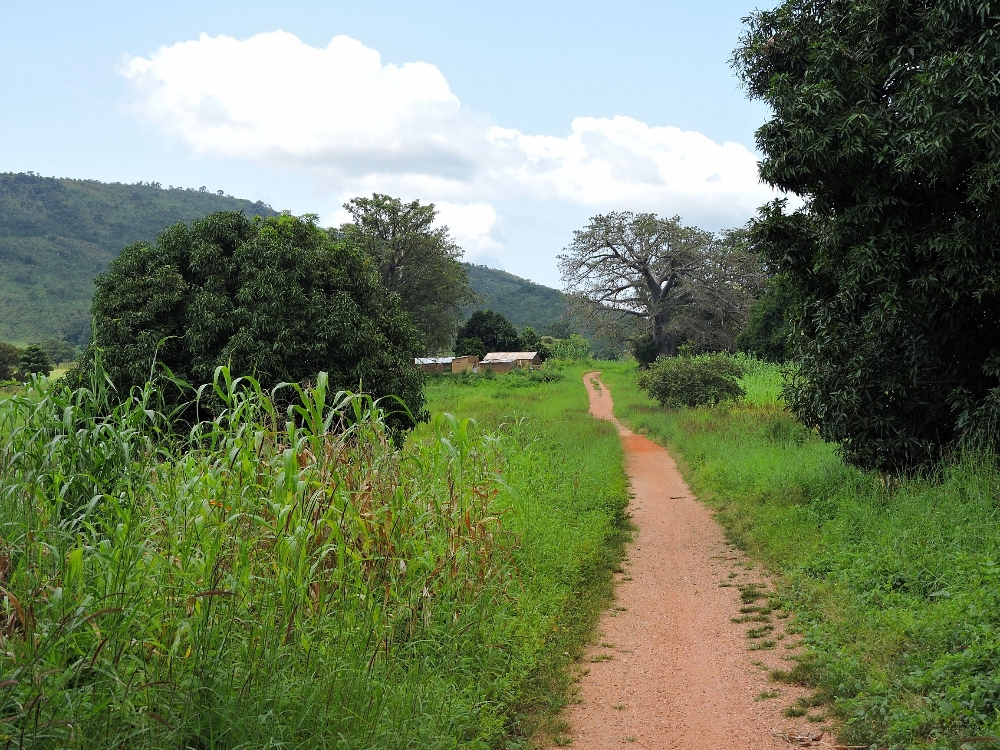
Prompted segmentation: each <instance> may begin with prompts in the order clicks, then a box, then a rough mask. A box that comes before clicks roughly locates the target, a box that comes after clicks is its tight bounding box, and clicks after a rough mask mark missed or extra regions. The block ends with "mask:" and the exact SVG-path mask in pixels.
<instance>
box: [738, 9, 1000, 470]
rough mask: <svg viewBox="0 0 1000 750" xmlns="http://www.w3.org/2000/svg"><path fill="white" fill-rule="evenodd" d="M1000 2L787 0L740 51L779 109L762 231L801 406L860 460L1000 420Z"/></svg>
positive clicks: (906, 459)
mask: <svg viewBox="0 0 1000 750" xmlns="http://www.w3.org/2000/svg"><path fill="white" fill-rule="evenodd" d="M998 32H1000V18H998V16H997V13H996V8H995V6H994V4H993V3H990V2H965V3H959V2H953V1H952V0H928V1H927V2H920V3H911V2H903V1H902V0H891V1H889V2H872V1H870V0H842V1H840V2H827V1H826V0H786V2H783V3H781V4H780V5H779V6H778V7H777V8H775V9H774V10H767V11H760V12H757V13H755V14H753V15H752V16H751V17H750V18H749V19H748V26H747V30H746V32H745V34H744V37H743V40H742V43H741V46H740V48H739V49H738V50H737V51H736V53H735V62H736V64H737V67H738V69H739V72H740V74H741V76H742V78H743V80H744V81H745V83H746V86H747V88H748V90H749V93H750V95H751V96H752V97H754V98H757V99H760V100H763V101H765V102H766V103H767V104H769V105H770V106H771V108H772V109H773V112H774V116H773V117H772V119H771V120H770V121H769V122H767V123H766V124H765V125H764V126H763V127H762V128H761V129H760V130H759V131H758V133H757V140H758V144H759V147H760V149H761V151H762V152H763V154H764V160H763V162H762V165H761V175H762V176H763V178H764V179H765V180H766V181H767V182H768V183H770V184H771V185H774V186H777V187H779V188H781V189H784V190H789V191H792V192H794V193H797V194H799V195H801V196H803V198H804V199H805V204H804V205H803V206H802V207H801V208H799V209H797V210H795V211H793V212H791V213H786V211H785V210H783V206H782V205H781V204H775V205H773V206H771V207H769V208H768V209H767V210H765V211H764V212H763V213H762V215H761V218H760V220H759V222H758V224H757V228H756V231H755V236H756V244H757V245H758V246H759V247H760V248H762V249H763V250H764V252H765V253H767V255H768V257H769V258H770V260H771V261H772V262H773V263H774V264H776V265H777V266H778V267H779V269H780V270H781V271H782V272H783V273H784V274H785V276H786V278H787V279H788V283H789V284H790V285H791V287H792V288H793V290H794V292H795V294H797V295H799V296H800V297H801V299H802V300H803V302H804V309H803V315H802V317H801V319H800V320H799V321H798V322H797V341H798V347H799V348H798V351H797V353H796V359H797V362H798V365H799V370H798V372H799V377H798V378H797V379H796V381H795V383H794V384H793V385H794V387H793V388H792V389H791V391H790V405H791V406H792V408H793V409H794V411H795V413H796V414H797V415H798V416H799V417H800V418H801V419H803V420H804V421H805V422H806V423H807V424H810V425H813V424H815V425H819V427H820V430H821V432H822V435H823V436H824V437H826V438H827V439H829V440H833V441H837V442H839V443H840V444H841V447H842V449H843V451H844V454H845V455H846V456H847V457H848V458H849V459H850V460H852V461H854V462H856V463H857V464H860V465H862V466H865V467H879V468H883V469H898V468H901V467H909V466H913V465H916V464H921V463H923V462H927V461H931V460H933V458H934V457H935V456H937V455H939V454H940V453H941V452H942V450H945V449H947V448H949V447H950V446H952V445H953V444H954V443H955V442H956V441H958V440H960V439H961V438H962V437H963V436H965V437H969V436H975V437H977V438H980V439H986V440H990V441H993V440H995V437H996V435H997V434H998V433H997V431H996V425H997V424H998V420H1000V354H998V352H1000V326H998V325H997V321H998V320H1000V273H998V269H1000V243H998V242H997V237H998V235H1000V179H998V175H1000V127H998V124H997V123H998V120H997V112H998V111H1000V89H998V88H997V85H996V71H997V69H998V67H1000V33H998Z"/></svg>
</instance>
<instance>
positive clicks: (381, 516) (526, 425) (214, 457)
mask: <svg viewBox="0 0 1000 750" xmlns="http://www.w3.org/2000/svg"><path fill="white" fill-rule="evenodd" d="M578 369H579V368H578ZM579 376H580V372H578V371H577V370H567V371H566V372H565V377H563V378H561V379H555V380H551V381H549V382H541V381H540V380H538V379H531V378H526V377H520V376H510V377H503V378H495V379H489V378H482V379H478V378H466V379H456V380H454V381H448V382H446V381H439V382H436V383H433V384H432V385H431V386H430V387H429V393H430V396H431V407H432V408H433V409H434V410H435V411H437V412H441V411H445V410H446V411H448V412H450V413H451V414H453V415H455V416H453V417H451V416H444V415H441V414H440V413H439V414H437V415H436V416H435V418H434V420H433V422H432V423H430V424H428V425H424V426H423V427H422V428H421V429H420V430H418V431H417V432H416V433H415V434H414V435H412V436H411V437H410V439H409V440H408V441H407V443H406V445H405V446H404V447H403V448H401V449H400V448H396V447H394V446H393V445H392V444H391V443H390V442H389V441H388V437H387V435H386V431H385V429H384V427H383V425H382V421H381V418H380V416H379V414H378V412H377V411H376V410H375V409H373V408H372V406H371V404H370V403H368V402H366V401H365V400H364V399H362V398H346V397H338V400H337V405H336V407H335V408H333V409H330V408H324V406H323V404H325V403H326V404H328V403H329V400H328V399H329V398H330V397H331V396H332V394H325V393H324V392H323V390H324V384H323V382H322V381H321V382H320V383H319V384H318V385H317V389H315V390H310V391H305V392H302V393H301V394H298V395H295V396H294V399H293V406H292V410H291V411H289V412H288V414H287V415H286V414H285V412H284V411H283V408H282V409H279V408H278V407H277V406H276V404H275V402H274V401H273V400H272V399H271V398H270V397H268V395H267V394H263V393H260V392H259V391H258V390H256V389H255V388H254V387H253V384H252V383H249V382H246V381H244V382H242V383H240V382H230V381H229V379H228V378H227V376H226V373H224V372H223V373H221V374H220V379H219V381H218V382H217V383H216V384H215V393H216V397H217V398H218V399H219V400H220V401H219V402H220V403H224V404H226V409H225V411H224V412H222V413H220V414H219V415H218V416H217V417H216V418H215V419H214V420H213V421H211V422H208V423H203V424H201V425H199V426H198V427H196V428H195V429H194V430H192V431H190V432H189V431H187V430H183V431H182V430H179V428H180V425H179V424H177V423H172V422H171V420H170V419H169V418H168V417H166V416H164V415H163V414H160V413H159V412H158V411H157V409H156V401H155V393H154V392H153V391H152V390H147V391H146V392H145V393H144V394H137V397H136V399H134V400H133V401H130V402H127V403H125V404H123V405H121V406H118V407H115V408H111V407H110V406H109V405H108V404H107V402H106V401H105V398H104V396H103V395H102V394H101V392H100V390H99V388H97V390H95V392H93V393H91V392H86V391H79V392H77V393H75V394H70V393H68V392H67V391H65V390H63V389H60V388H59V387H58V386H51V385H50V386H45V387H33V388H28V389H18V390H17V391H15V392H11V393H9V394H7V396H6V398H3V399H0V641H2V646H3V648H2V650H0V664H2V671H0V740H2V742H3V743H4V745H5V746H7V747H28V746H30V747H43V748H44V747H52V748H56V747H59V748H62V747H74V748H96V747H101V748H103V747H130V748H199V749H205V750H207V749H208V748H238V747H288V748H293V747H302V748H324V747H326V748H338V749H339V748H344V749H346V748H418V747H419V748H488V747H508V748H516V747H524V746H526V745H527V744H528V742H529V740H528V737H529V736H530V735H531V734H532V733H533V732H535V731H536V730H537V729H538V728H539V727H540V726H542V727H543V728H544V726H545V724H546V722H547V721H549V720H550V719H551V709H554V708H558V707H559V705H560V704H561V702H562V700H563V699H564V695H565V690H564V689H565V687H566V681H567V679H568V676H567V670H566V666H567V664H568V663H569V661H570V659H571V658H572V656H573V655H575V654H576V653H578V651H579V648H580V646H581V643H582V641H583V640H584V639H585V637H586V634H587V633H588V631H589V628H590V627H591V625H592V623H593V621H594V619H595V617H596V615H597V613H598V612H599V610H600V607H601V604H602V603H603V601H604V597H606V596H607V595H608V593H609V588H610V580H611V571H612V569H613V568H614V567H615V566H616V565H617V563H618V561H619V559H620V555H621V551H622V546H623V542H624V538H625V535H626V533H627V519H626V516H625V506H626V501H627V495H626V485H625V478H624V474H623V471H622V466H621V452H620V447H619V443H618V439H617V436H616V435H615V434H614V432H613V430H612V429H610V427H609V426H608V425H607V424H605V423H600V422H597V421H596V420H592V419H591V418H590V417H589V416H588V415H587V414H586V393H585V391H584V388H583V386H582V383H581V382H580V377H579ZM290 395H294V394H290ZM468 417H475V418H476V419H477V420H478V421H479V422H478V425H477V424H474V423H473V422H471V421H470V420H468ZM548 728H549V729H552V730H556V731H557V730H558V726H553V725H551V724H550V726H549V727H548Z"/></svg>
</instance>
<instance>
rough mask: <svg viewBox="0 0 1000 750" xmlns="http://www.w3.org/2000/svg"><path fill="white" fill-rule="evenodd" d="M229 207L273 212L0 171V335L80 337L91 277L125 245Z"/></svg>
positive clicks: (206, 197) (154, 188)
mask: <svg viewBox="0 0 1000 750" xmlns="http://www.w3.org/2000/svg"><path fill="white" fill-rule="evenodd" d="M233 210H235V211H243V212H244V213H245V214H247V215H248V216H252V215H262V216H271V215H275V214H276V213H277V212H276V211H274V210H273V209H272V208H271V207H270V206H268V205H265V204H264V203H260V202H257V203H253V202H251V201H247V200H240V199H237V198H233V197H231V196H224V195H217V194H215V193H209V192H201V191H197V190H184V189H179V188H178V189H163V188H161V187H160V186H159V185H157V184H155V183H154V184H136V185H124V184H121V183H112V184H108V183H102V182H97V181H96V180H69V179H56V178H53V177H39V176H36V175H33V174H9V173H8V174H0V341H14V342H19V343H28V342H33V341H40V340H42V339H44V338H47V337H60V336H62V337H65V338H67V339H68V340H70V341H72V342H74V343H81V342H82V340H83V338H84V337H85V335H86V332H87V330H88V327H89V317H88V309H89V307H90V298H91V295H92V294H93V288H94V287H93V279H94V277H95V276H96V275H97V274H98V273H100V272H101V271H103V270H104V269H105V267H106V266H107V264H108V263H109V262H110V261H111V260H112V259H113V258H114V257H115V256H117V255H118V253H119V252H121V250H122V248H124V247H125V246H127V245H130V244H132V243H133V242H137V241H139V240H151V239H153V238H154V237H156V235H157V234H158V233H159V232H161V231H162V230H163V229H165V228H166V227H168V226H170V225H171V224H175V223H177V222H179V221H191V220H192V219H197V218H199V217H201V216H205V215H206V214H209V213H212V212H213V211H233Z"/></svg>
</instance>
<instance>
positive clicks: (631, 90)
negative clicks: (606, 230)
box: [0, 0, 773, 286]
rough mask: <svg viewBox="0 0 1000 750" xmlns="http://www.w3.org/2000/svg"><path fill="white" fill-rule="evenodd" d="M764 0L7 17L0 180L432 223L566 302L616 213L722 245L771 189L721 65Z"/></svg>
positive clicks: (477, 256) (206, 7) (268, 5)
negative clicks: (601, 229)
mask: <svg viewBox="0 0 1000 750" xmlns="http://www.w3.org/2000/svg"><path fill="white" fill-rule="evenodd" d="M760 5H761V3H756V4H755V3H754V2H752V0H751V1H750V2H746V1H741V0H715V1H713V2H703V3H692V2H690V1H687V2H683V1H677V2H675V1H674V0H660V1H659V2H629V1H627V0H625V1H622V0H619V1H617V2H587V1H585V0H577V1H576V2H544V0H534V1H533V2H520V0H508V1H506V2H502V3H500V2H475V3H472V2H468V1H466V2H405V3H404V2H377V1H376V2H371V1H369V2H364V3H359V2H351V3H346V2H340V1H339V0H327V1H326V2H320V1H314V2H294V1H292V0H284V1H283V2H280V3H275V2H257V1H256V0H249V1H242V2H211V1H206V0H201V1H200V2H189V1H188V0H174V1H172V2H170V3H163V2H155V1H152V2H144V3H139V2H101V1H100V0H94V1H92V2H87V3H71V2H68V1H65V2H46V1H45V0H39V1H36V2H32V3H14V2H7V3H0V102H2V104H0V172H24V171H33V172H36V173H38V174H41V175H45V176H57V177H74V178H88V179H98V180H102V181H112V182H137V181H146V182H159V183H161V184H162V185H164V186H168V185H175V186H178V187H193V188H198V187H201V186H205V187H207V188H208V189H209V190H211V191H213V192H214V191H216V190H222V191H224V192H225V193H228V194H231V195H235V196H237V197H241V198H249V199H251V200H263V201H265V202H266V203H269V204H270V205H272V206H273V207H274V208H276V209H280V210H289V211H291V212H292V213H295V214H300V215H301V214H305V213H313V214H318V215H319V217H320V220H321V222H322V223H323V224H325V225H332V224H338V223H340V222H342V221H344V220H345V213H344V211H343V208H342V205H343V203H344V202H345V201H346V200H348V199H349V198H351V197H352V196H355V195H367V194H370V193H372V192H380V193H388V194H390V195H396V196H398V197H401V198H403V199H405V200H414V199H419V200H421V201H423V202H433V203H435V205H436V206H437V207H438V209H439V211H440V213H439V220H440V221H441V222H442V223H445V224H447V225H448V226H449V228H450V229H451V232H452V235H453V237H454V238H455V239H456V241H457V242H458V243H459V244H460V245H461V246H462V247H463V249H464V250H465V257H466V259H467V260H469V261H471V262H474V263H482V264H485V265H490V266H493V267H497V268H503V269H505V270H508V271H510V272H512V273H515V274H517V275H519V276H523V277H526V278H529V279H532V280H535V281H538V282H540V283H543V284H548V285H550V286H560V279H559V273H558V268H557V260H556V256H557V255H558V254H559V253H560V252H561V251H562V250H563V248H565V247H566V246H567V245H568V244H569V243H570V242H571V241H572V238H573V232H574V231H575V230H579V229H582V228H583V227H585V226H586V224H587V221H588V219H589V217H591V216H593V215H596V214H599V213H605V212H608V211H626V210H628V211H652V212H654V213H657V214H660V215H664V216H673V215H680V216H681V217H682V219H683V221H684V222H685V223H688V224H694V225H697V226H700V227H702V228H704V229H711V230H719V229H724V228H727V227H732V226H738V225H740V224H743V223H744V222H745V221H746V220H747V219H749V218H750V216H751V215H752V214H753V212H754V210H755V208H756V207H757V206H759V205H760V204H762V203H763V202H765V201H767V200H769V199H770V198H771V197H772V196H773V193H772V192H771V190H770V189H769V188H767V187H766V186H764V185H762V184H760V181H759V179H758V177H757V159H758V154H757V153H756V150H755V146H754V131H755V129H756V128H757V127H759V126H760V125H761V124H762V123H763V122H764V120H765V119H766V117H767V115H768V111H767V109H766V107H765V106H764V105H762V104H760V103H759V102H750V101H748V100H747V99H746V97H745V95H744V92H743V91H742V90H741V88H740V86H739V82H738V80H737V79H736V77H735V75H734V74H733V71H732V69H731V68H730V66H729V57H730V55H731V53H732V50H733V48H734V47H735V46H736V45H737V43H738V39H739V34H740V30H741V27H742V24H741V19H742V18H743V17H744V16H746V15H747V14H748V13H750V12H752V11H753V10H754V8H755V7H758V6H760Z"/></svg>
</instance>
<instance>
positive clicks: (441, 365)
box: [413, 357, 455, 375]
mask: <svg viewBox="0 0 1000 750" xmlns="http://www.w3.org/2000/svg"><path fill="white" fill-rule="evenodd" d="M453 359H455V358H454V357H417V358H416V359H415V360H413V363H414V364H415V365H416V366H417V367H419V368H420V369H421V370H423V371H424V372H426V373H428V374H429V375H434V374H440V373H443V372H451V362H452V360H453Z"/></svg>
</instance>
